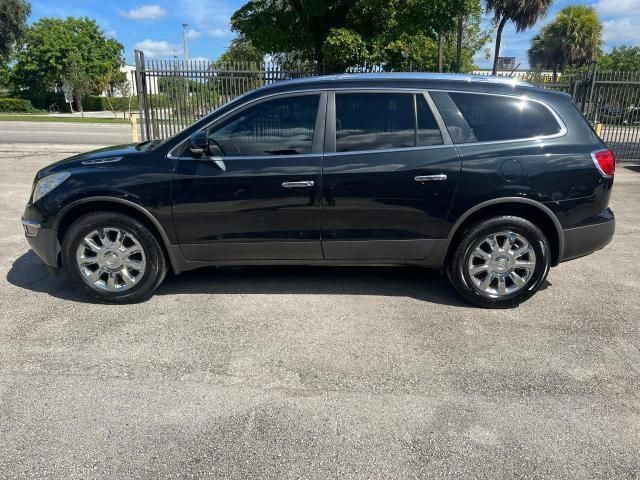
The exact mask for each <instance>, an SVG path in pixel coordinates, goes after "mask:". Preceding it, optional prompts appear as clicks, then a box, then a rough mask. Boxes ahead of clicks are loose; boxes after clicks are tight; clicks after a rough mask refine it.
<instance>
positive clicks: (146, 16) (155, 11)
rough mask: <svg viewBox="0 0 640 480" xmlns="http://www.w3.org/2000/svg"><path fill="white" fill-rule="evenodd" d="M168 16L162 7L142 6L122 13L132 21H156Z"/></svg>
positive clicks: (121, 13)
mask: <svg viewBox="0 0 640 480" xmlns="http://www.w3.org/2000/svg"><path fill="white" fill-rule="evenodd" d="M166 14H167V12H166V11H165V9H164V8H162V7H161V6H160V5H142V6H140V7H138V8H133V9H131V10H129V11H128V12H120V15H122V16H123V17H127V18H130V19H131V20H155V19H157V18H161V17H164V16H165V15H166Z"/></svg>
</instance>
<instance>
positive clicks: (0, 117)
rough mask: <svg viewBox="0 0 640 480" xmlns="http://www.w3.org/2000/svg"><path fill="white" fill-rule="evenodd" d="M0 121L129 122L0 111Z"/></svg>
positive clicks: (120, 119)
mask: <svg viewBox="0 0 640 480" xmlns="http://www.w3.org/2000/svg"><path fill="white" fill-rule="evenodd" d="M0 122H58V123H120V124H129V120H128V119H126V118H92V117H84V118H83V117H51V116H49V115H47V114H42V113H0Z"/></svg>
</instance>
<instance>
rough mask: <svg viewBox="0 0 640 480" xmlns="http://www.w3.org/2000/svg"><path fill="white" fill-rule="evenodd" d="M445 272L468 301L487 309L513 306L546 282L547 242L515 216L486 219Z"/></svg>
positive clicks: (468, 234)
mask: <svg viewBox="0 0 640 480" xmlns="http://www.w3.org/2000/svg"><path fill="white" fill-rule="evenodd" d="M461 238H462V240H461V241H460V243H459V244H458V245H457V246H456V248H455V251H454V253H453V255H452V256H451V258H450V261H449V265H448V268H447V273H448V276H449V279H450V280H451V283H452V284H453V286H454V287H455V289H456V290H457V291H458V292H459V293H460V294H461V295H462V296H463V297H464V298H465V299H467V300H468V301H470V302H471V303H474V304H475V305H478V306H481V307H488V308H509V307H514V306H516V305H518V304H520V303H521V302H523V301H525V300H527V299H528V298H529V297H531V296H532V295H533V294H534V293H535V292H536V291H537V290H538V289H539V288H540V286H541V285H542V284H543V283H544V281H545V279H546V278H547V274H548V272H549V266H550V257H549V244H548V241H547V239H546V237H545V236H544V234H543V233H542V231H541V230H540V229H539V228H538V227H536V226H535V225H534V224H533V223H531V222H530V221H528V220H526V219H524V218H520V217H512V216H501V217H495V218H490V219H485V220H482V221H480V222H478V223H476V224H474V225H472V226H470V227H469V228H468V229H467V230H466V231H465V232H464V234H463V235H462V237H461Z"/></svg>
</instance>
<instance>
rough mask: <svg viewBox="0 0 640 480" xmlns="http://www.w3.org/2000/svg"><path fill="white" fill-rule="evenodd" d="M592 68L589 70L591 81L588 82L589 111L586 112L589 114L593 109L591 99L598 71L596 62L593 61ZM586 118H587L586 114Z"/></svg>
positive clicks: (593, 120)
mask: <svg viewBox="0 0 640 480" xmlns="http://www.w3.org/2000/svg"><path fill="white" fill-rule="evenodd" d="M592 65H593V70H592V71H591V83H590V84H589V111H588V113H589V114H591V112H592V110H593V105H592V101H593V91H594V90H595V86H596V73H597V71H598V64H597V63H596V62H593V64H592ZM587 118H589V117H588V116H587ZM591 121H592V122H595V118H594V119H592V120H591Z"/></svg>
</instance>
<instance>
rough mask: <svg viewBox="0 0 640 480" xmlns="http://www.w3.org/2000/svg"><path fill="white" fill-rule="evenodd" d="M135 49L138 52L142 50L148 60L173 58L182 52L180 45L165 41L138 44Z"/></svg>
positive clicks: (146, 41)
mask: <svg viewBox="0 0 640 480" xmlns="http://www.w3.org/2000/svg"><path fill="white" fill-rule="evenodd" d="M134 48H135V49H136V50H142V51H143V52H144V54H145V56H146V57H148V58H157V57H172V56H173V55H177V54H178V53H179V52H181V51H182V50H181V49H182V47H180V46H178V45H174V44H172V43H169V42H167V41H165V40H151V39H146V40H143V41H141V42H138V43H136V45H135V47H134Z"/></svg>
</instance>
